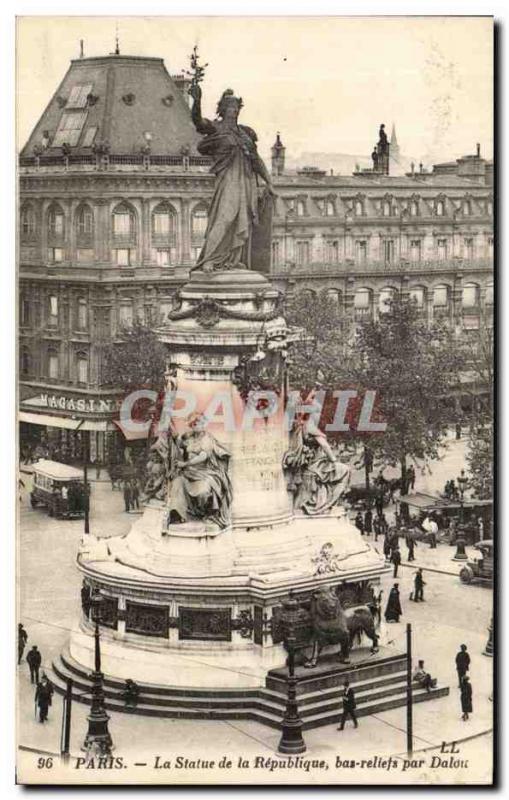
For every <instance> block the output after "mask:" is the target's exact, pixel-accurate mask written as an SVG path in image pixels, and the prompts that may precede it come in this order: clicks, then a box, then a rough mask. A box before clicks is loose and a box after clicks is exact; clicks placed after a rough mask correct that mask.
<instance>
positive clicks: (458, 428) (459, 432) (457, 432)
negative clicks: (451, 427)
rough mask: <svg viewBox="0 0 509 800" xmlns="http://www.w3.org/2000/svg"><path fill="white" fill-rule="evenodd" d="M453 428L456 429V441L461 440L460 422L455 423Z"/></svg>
mask: <svg viewBox="0 0 509 800" xmlns="http://www.w3.org/2000/svg"><path fill="white" fill-rule="evenodd" d="M455 428H456V439H461V422H457V423H456V425H455Z"/></svg>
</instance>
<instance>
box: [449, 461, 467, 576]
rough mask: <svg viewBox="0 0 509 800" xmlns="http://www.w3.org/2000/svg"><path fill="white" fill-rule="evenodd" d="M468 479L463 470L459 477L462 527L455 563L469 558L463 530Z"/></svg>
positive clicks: (457, 543) (459, 532)
mask: <svg viewBox="0 0 509 800" xmlns="http://www.w3.org/2000/svg"><path fill="white" fill-rule="evenodd" d="M467 483H468V478H467V476H466V475H465V470H463V469H462V470H461V472H460V474H459V477H458V487H459V490H460V526H459V531H458V538H457V539H456V552H455V554H454V556H453V559H452V560H453V561H466V560H467V558H468V556H467V554H466V552H465V535H464V530H463V525H464V522H465V512H464V506H463V503H464V495H465V490H466V488H467Z"/></svg>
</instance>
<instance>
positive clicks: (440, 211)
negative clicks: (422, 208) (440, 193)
mask: <svg viewBox="0 0 509 800" xmlns="http://www.w3.org/2000/svg"><path fill="white" fill-rule="evenodd" d="M435 209H436V215H437V217H443V216H444V211H445V205H444V201H443V200H437V202H436V206H435Z"/></svg>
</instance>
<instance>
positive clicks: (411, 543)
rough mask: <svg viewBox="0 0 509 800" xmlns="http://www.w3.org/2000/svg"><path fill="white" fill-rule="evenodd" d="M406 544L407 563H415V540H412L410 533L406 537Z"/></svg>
mask: <svg viewBox="0 0 509 800" xmlns="http://www.w3.org/2000/svg"><path fill="white" fill-rule="evenodd" d="M406 544H407V547H408V558H407V560H408V561H415V555H414V548H415V539H414V537H413V534H412V533H409V534H408V536H407V537H406Z"/></svg>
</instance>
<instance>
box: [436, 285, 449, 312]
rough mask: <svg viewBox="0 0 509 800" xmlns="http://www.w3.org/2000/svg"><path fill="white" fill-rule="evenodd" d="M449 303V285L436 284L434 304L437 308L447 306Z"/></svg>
mask: <svg viewBox="0 0 509 800" xmlns="http://www.w3.org/2000/svg"><path fill="white" fill-rule="evenodd" d="M448 304H449V292H448V289H447V286H436V287H435V289H434V290H433V306H434V307H435V308H446V307H447V306H448Z"/></svg>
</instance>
